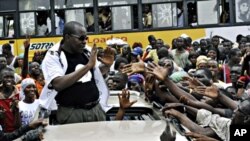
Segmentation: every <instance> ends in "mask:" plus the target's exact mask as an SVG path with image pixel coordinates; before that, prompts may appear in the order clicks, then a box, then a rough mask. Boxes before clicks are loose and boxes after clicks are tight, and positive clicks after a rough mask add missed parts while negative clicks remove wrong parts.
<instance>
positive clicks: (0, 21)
mask: <svg viewBox="0 0 250 141" xmlns="http://www.w3.org/2000/svg"><path fill="white" fill-rule="evenodd" d="M14 36H15V32H14V17H13V15H4V16H0V37H11V38H12V37H14Z"/></svg>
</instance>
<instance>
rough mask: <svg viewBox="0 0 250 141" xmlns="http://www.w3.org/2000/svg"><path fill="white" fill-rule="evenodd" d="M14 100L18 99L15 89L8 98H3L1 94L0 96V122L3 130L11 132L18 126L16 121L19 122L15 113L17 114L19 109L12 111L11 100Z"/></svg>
mask: <svg viewBox="0 0 250 141" xmlns="http://www.w3.org/2000/svg"><path fill="white" fill-rule="evenodd" d="M0 95H2V94H0ZM16 100H19V93H18V91H17V90H15V91H14V92H13V94H12V95H11V96H10V97H9V98H5V99H3V98H2V96H1V97H0V108H1V109H2V110H3V112H1V116H0V124H1V126H2V127H3V131H4V132H13V131H14V130H16V129H17V128H18V124H17V123H19V121H18V120H19V118H17V114H19V111H18V110H14V111H13V102H14V101H16Z"/></svg>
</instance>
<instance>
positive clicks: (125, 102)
mask: <svg viewBox="0 0 250 141" xmlns="http://www.w3.org/2000/svg"><path fill="white" fill-rule="evenodd" d="M118 98H119V102H120V108H121V109H127V108H129V107H131V106H132V105H133V104H135V103H136V102H137V100H134V101H132V102H130V99H129V98H130V92H129V91H128V90H126V89H123V90H122V93H121V94H118Z"/></svg>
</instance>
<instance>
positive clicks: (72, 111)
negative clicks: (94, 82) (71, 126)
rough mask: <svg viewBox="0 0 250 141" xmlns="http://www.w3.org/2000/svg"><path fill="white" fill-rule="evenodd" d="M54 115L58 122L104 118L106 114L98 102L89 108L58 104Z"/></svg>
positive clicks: (88, 120)
mask: <svg viewBox="0 0 250 141" xmlns="http://www.w3.org/2000/svg"><path fill="white" fill-rule="evenodd" d="M56 116H57V121H58V123H59V124H67V123H80V122H91V121H105V120H106V114H105V112H104V111H103V109H102V107H101V105H100V104H97V105H96V106H95V107H93V108H92V109H89V110H87V109H76V108H71V107H63V106H60V105H59V106H58V110H57V114H56Z"/></svg>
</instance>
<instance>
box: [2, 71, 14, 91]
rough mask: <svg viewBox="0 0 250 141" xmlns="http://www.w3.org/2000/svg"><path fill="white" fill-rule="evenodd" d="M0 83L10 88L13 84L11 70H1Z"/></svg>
mask: <svg viewBox="0 0 250 141" xmlns="http://www.w3.org/2000/svg"><path fill="white" fill-rule="evenodd" d="M2 83H3V86H4V87H8V88H11V87H13V85H14V84H15V77H14V72H13V71H3V72H2Z"/></svg>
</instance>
